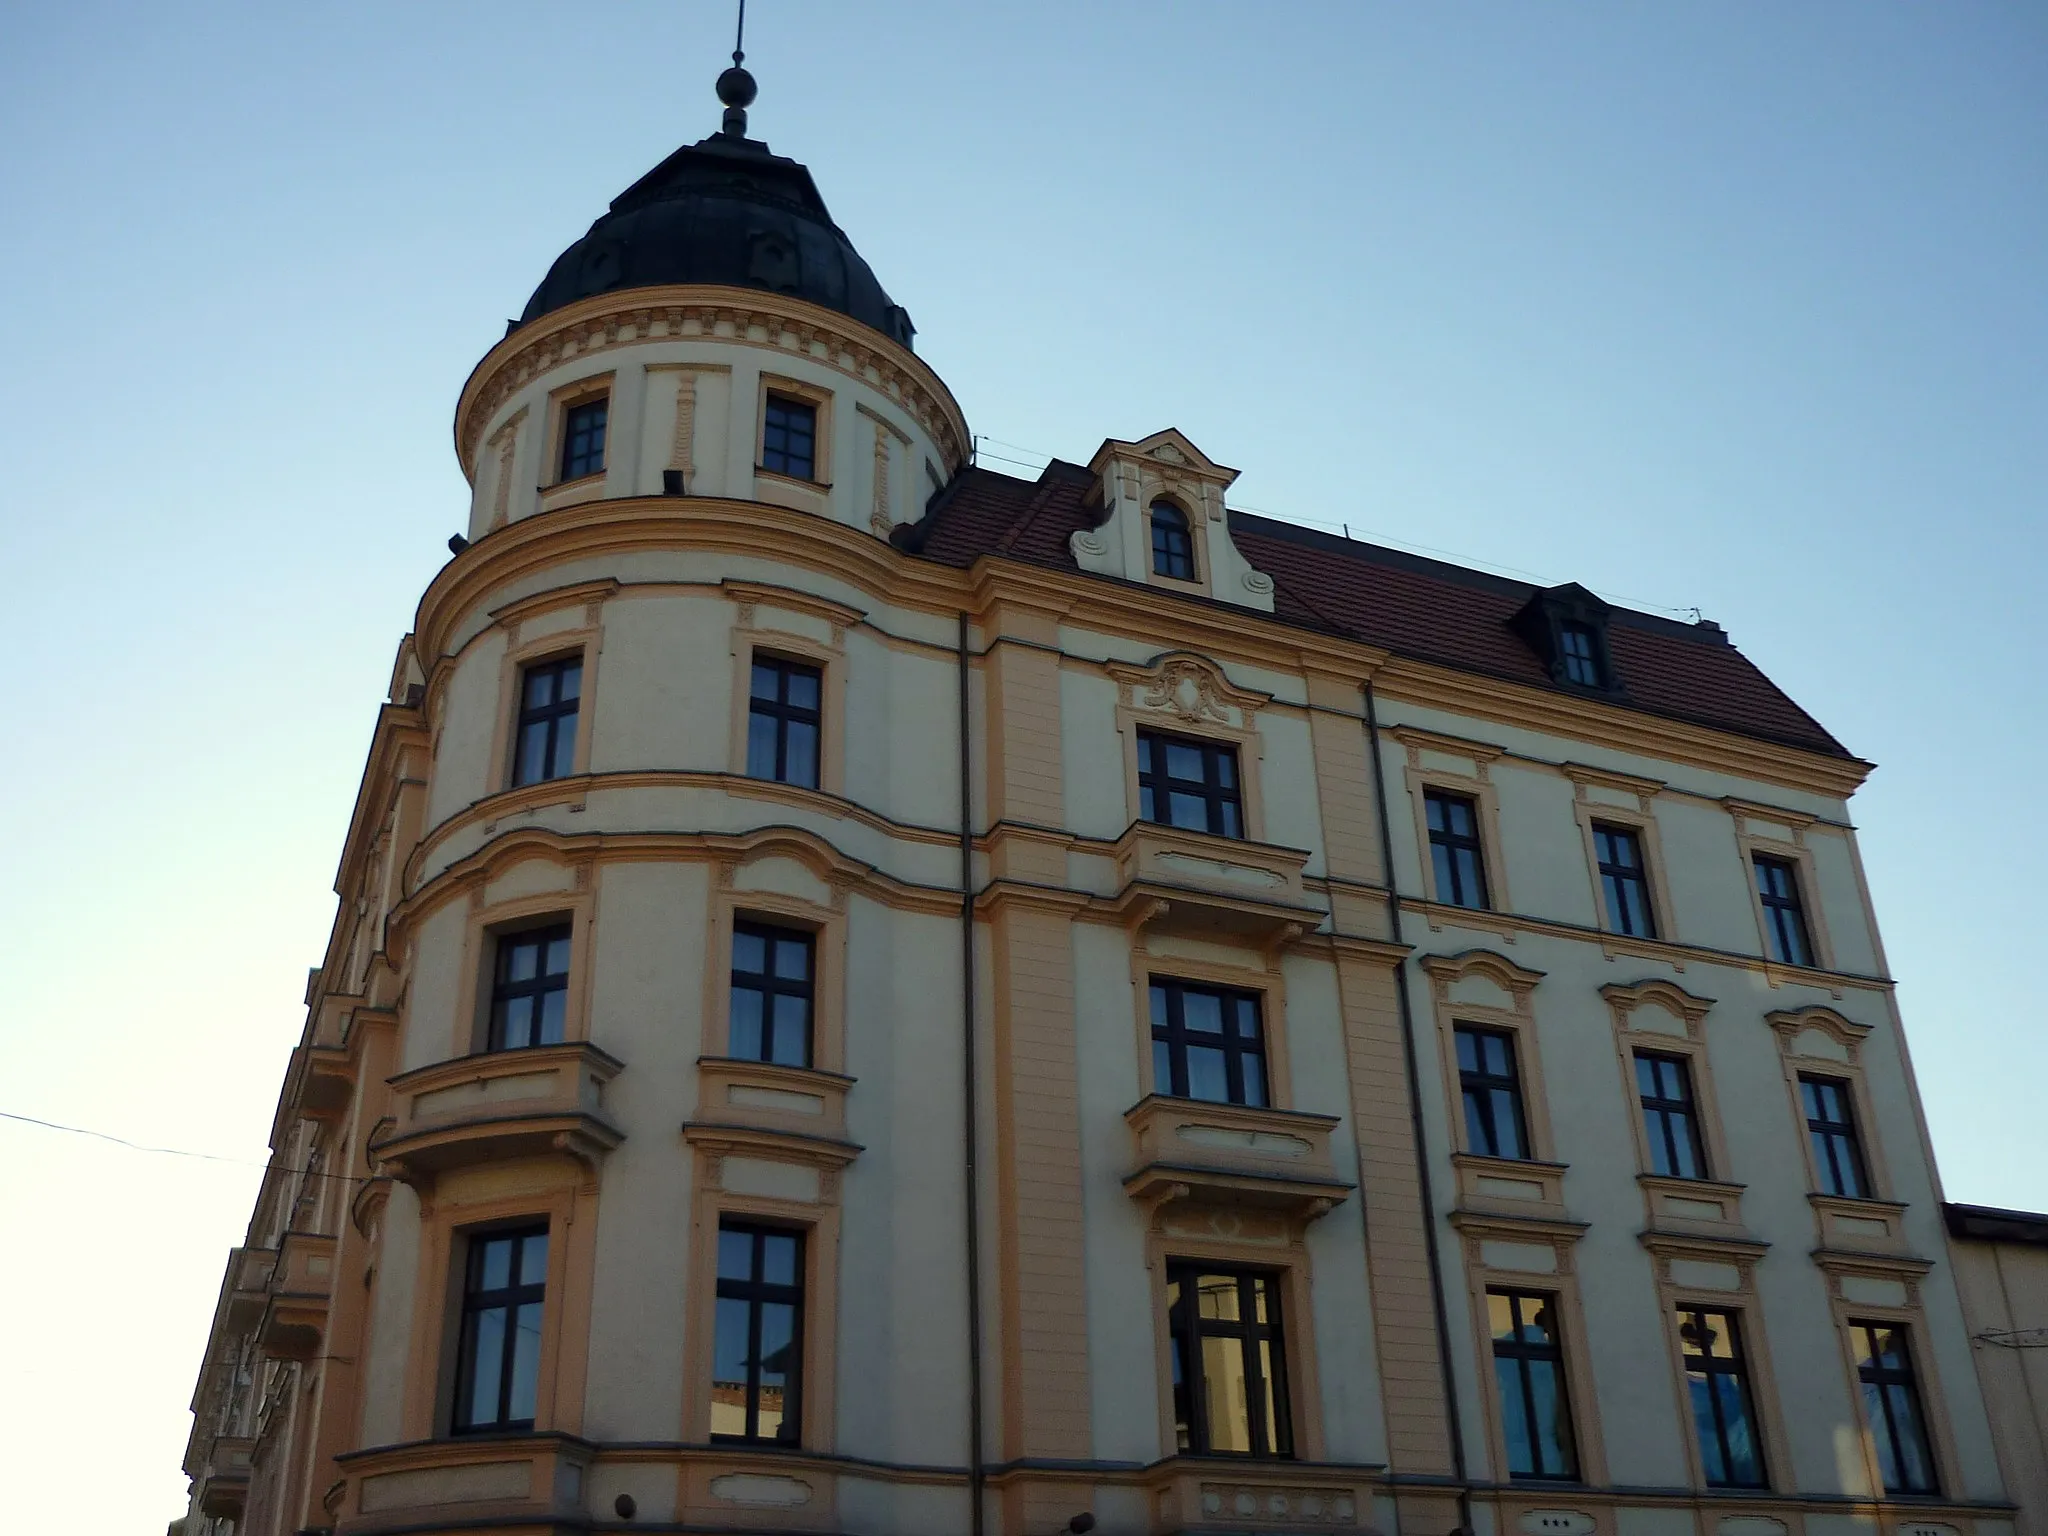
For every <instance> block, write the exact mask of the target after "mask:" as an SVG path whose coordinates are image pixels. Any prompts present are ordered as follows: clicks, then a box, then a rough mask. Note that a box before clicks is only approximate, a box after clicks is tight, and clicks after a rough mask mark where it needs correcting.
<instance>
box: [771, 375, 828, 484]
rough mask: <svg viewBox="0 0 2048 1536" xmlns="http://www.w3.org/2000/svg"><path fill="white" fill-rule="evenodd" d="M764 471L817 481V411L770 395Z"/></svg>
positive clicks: (800, 402) (802, 402) (808, 406)
mask: <svg viewBox="0 0 2048 1536" xmlns="http://www.w3.org/2000/svg"><path fill="white" fill-rule="evenodd" d="M761 467H762V468H763V469H772V470H774V471H775V473H776V474H778V475H793V476H795V477H796V478H797V479H799V480H814V479H816V478H817V467H818V408H817V407H816V406H815V405H810V404H807V403H805V402H804V401H802V400H792V399H790V398H789V397H788V396H787V395H770V396H769V397H768V413H767V415H766V416H765V417H764V418H763V420H762V422H761Z"/></svg>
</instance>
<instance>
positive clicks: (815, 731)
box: [747, 653, 824, 789]
mask: <svg viewBox="0 0 2048 1536" xmlns="http://www.w3.org/2000/svg"><path fill="white" fill-rule="evenodd" d="M749 691H750V693H751V695H752V697H751V698H750V699H749V700H748V703H747V776H748V777H749V778H753V779H774V780H776V781H777V782H778V783H782V784H797V785H801V786H802V787H803V788H805V789H816V788H817V787H818V737H819V733H820V731H821V730H822V728H823V720H824V715H823V713H822V709H821V703H820V701H821V699H822V697H823V693H824V674H823V673H822V672H820V671H819V670H818V669H817V668H816V667H808V666H805V665H804V664H803V663H802V662H800V661H784V660H782V659H781V658H780V657H777V656H763V655H760V654H758V653H757V654H756V655H755V657H754V667H753V675H752V683H751V686H750V690H749Z"/></svg>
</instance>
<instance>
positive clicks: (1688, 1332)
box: [1678, 1307, 1768, 1488]
mask: <svg viewBox="0 0 2048 1536" xmlns="http://www.w3.org/2000/svg"><path fill="white" fill-rule="evenodd" d="M1678 1342H1679V1347H1680V1349H1681V1350H1682V1352H1683V1354H1684V1358H1685V1390H1686V1395H1687V1397H1688V1398H1689V1399H1690V1401H1691V1403H1692V1424H1693V1430H1694V1432H1695V1433H1696V1434H1697V1435H1698V1436H1699V1442H1700V1466H1701V1468H1702V1470H1704V1471H1705V1473H1706V1477H1707V1486H1708V1487H1709V1488H1763V1487H1766V1486H1768V1484H1767V1482H1766V1480H1765V1478H1764V1453H1763V1446H1762V1443H1761V1437H1760V1436H1759V1435H1758V1433H1757V1427H1756V1408H1755V1405H1754V1402H1753V1401H1752V1399H1751V1396H1750V1385H1749V1366H1748V1363H1747V1362H1746V1361H1745V1360H1744V1358H1743V1354H1742V1330H1741V1327H1740V1325H1739V1324H1738V1323H1737V1321H1736V1317H1735V1314H1734V1313H1732V1312H1709V1311H1706V1310H1704V1309H1703V1308H1699V1307H1680V1308H1679V1309H1678Z"/></svg>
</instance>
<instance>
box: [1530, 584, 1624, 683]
mask: <svg viewBox="0 0 2048 1536" xmlns="http://www.w3.org/2000/svg"><path fill="white" fill-rule="evenodd" d="M1611 611H1612V610H1610V609H1609V608H1608V606H1607V604H1606V603H1604V602H1602V601H1601V600H1600V599H1599V598H1598V597H1596V596H1594V594H1593V593H1591V592H1588V591H1587V590H1586V589H1585V588H1584V587H1582V586H1580V585H1579V584H1578V583H1577V582H1575V581H1568V582H1566V583H1565V584H1564V585H1563V586H1561V587H1545V588H1543V589H1542V590H1541V591H1539V592H1538V593H1536V595H1535V596H1533V597H1531V598H1530V599H1529V601H1528V602H1527V603H1526V604H1524V605H1523V607H1522V609H1521V611H1520V612H1519V613H1517V614H1516V615H1515V616H1514V617H1513V618H1512V619H1510V620H1509V621H1508V623H1509V624H1510V625H1511V626H1513V628H1514V630H1515V633H1516V634H1518V635H1520V636H1521V637H1522V638H1523V639H1524V640H1526V641H1527V642H1528V643H1529V647H1530V649H1531V650H1533V651H1535V653H1536V655H1537V657H1538V658H1539V659H1540V660H1541V661H1542V662H1543V665H1544V668H1545V670H1547V671H1548V672H1549V673H1550V680H1551V681H1552V682H1554V683H1556V684H1557V685H1558V686H1559V687H1560V688H1570V689H1574V690H1576V691H1578V692H1581V693H1597V694H1605V695H1607V696H1609V697H1618V696H1619V695H1620V694H1621V693H1622V692H1623V689H1622V685H1621V678H1620V676H1619V675H1618V674H1617V673H1616V672H1615V670H1614V653H1613V652H1612V651H1611V650H1610V649H1609V648H1608V644H1607V625H1608V616H1609V614H1610V613H1611Z"/></svg>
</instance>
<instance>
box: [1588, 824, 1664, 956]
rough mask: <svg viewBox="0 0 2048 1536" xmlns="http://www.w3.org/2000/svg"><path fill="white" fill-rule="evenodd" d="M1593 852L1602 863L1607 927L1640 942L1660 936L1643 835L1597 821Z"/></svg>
mask: <svg viewBox="0 0 2048 1536" xmlns="http://www.w3.org/2000/svg"><path fill="white" fill-rule="evenodd" d="M1593 853H1594V857H1595V858H1596V859H1597V860H1598V861H1599V864H1600V891H1601V894H1602V895H1603V896H1604V897H1605V898H1606V902H1607V926H1608V928H1609V929H1610V930H1612V931H1613V932H1615V933H1626V934H1632V935H1634V936H1635V937H1636V938H1639V939H1654V938H1655V937H1657V921H1656V919H1655V917H1653V916H1652V915H1651V910H1650V879H1649V874H1648V871H1647V869H1646V867H1645V866H1644V863H1643V839H1642V836H1641V834H1639V833H1637V832H1636V831H1634V830H1633V829H1631V828H1628V827H1611V826H1608V825H1606V824H1605V823H1604V822H1598V821H1596V822H1594V823H1593Z"/></svg>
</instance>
